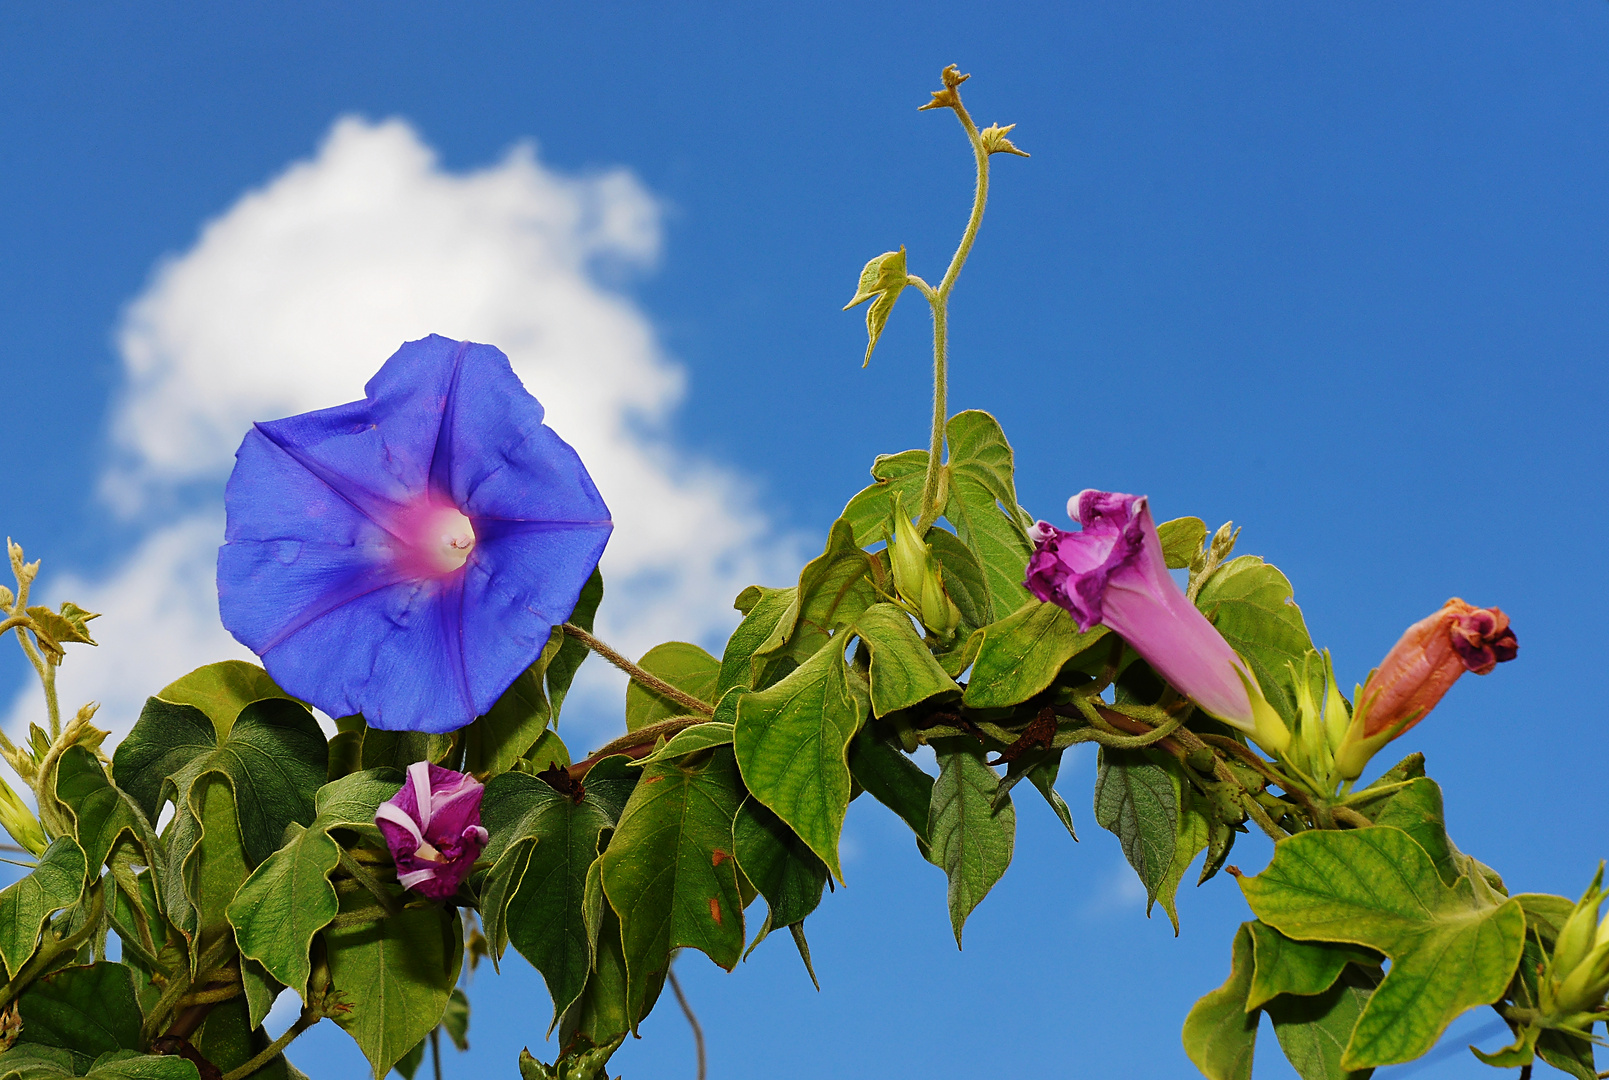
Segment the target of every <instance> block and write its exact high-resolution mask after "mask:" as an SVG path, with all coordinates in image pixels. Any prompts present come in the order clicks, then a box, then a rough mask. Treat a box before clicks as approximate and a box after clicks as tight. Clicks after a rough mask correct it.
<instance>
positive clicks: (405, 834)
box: [374, 761, 486, 900]
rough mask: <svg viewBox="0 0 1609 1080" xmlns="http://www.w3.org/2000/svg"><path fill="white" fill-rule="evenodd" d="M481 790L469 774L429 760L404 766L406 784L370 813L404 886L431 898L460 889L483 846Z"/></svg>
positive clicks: (439, 897)
mask: <svg viewBox="0 0 1609 1080" xmlns="http://www.w3.org/2000/svg"><path fill="white" fill-rule="evenodd" d="M485 792H486V789H485V788H484V787H483V786H482V785H481V783H480V781H478V780H476V779H475V778H474V777H473V776H466V775H465V774H463V773H460V772H453V771H452V770H451V769H443V768H442V767H441V766H439V765H432V764H430V763H429V762H428V761H416V762H414V763H413V764H412V765H409V766H408V782H407V783H405V784H403V785H402V790H401V791H399V792H397V794H396V795H395V796H394V797H393V798H391V799H390V800H389V801H387V802H383V803H381V804H380V806H379V809H377V810H376V811H375V813H374V823H375V824H376V825H378V826H379V827H380V832H381V834H382V835H383V836H384V837H385V842H386V846H387V847H389V848H390V849H391V858H392V860H393V861H394V862H395V863H396V864H397V881H398V882H400V883H401V884H402V887H403V888H405V889H413V890H414V891H416V892H418V893H419V894H420V895H422V896H428V897H429V898H430V899H432V900H445V899H446V898H447V897H449V896H451V895H452V894H453V893H455V892H457V891H458V883H459V882H461V881H463V880H464V878H466V877H468V876H469V872H470V871H471V870H473V869H474V868H475V859H476V857H477V856H478V855H480V853H481V849H482V848H484V847H485V846H486V830H485V829H483V828H481V824H480V799H481V796H482V795H483V794H485Z"/></svg>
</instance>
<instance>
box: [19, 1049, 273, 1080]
mask: <svg viewBox="0 0 1609 1080" xmlns="http://www.w3.org/2000/svg"><path fill="white" fill-rule="evenodd" d="M88 1068H89V1071H88V1072H87V1073H82V1074H81V1075H84V1076H85V1077H87V1078H89V1080H199V1075H198V1074H197V1072H196V1067H195V1066H194V1065H193V1064H191V1063H190V1062H188V1061H186V1060H185V1059H184V1058H182V1057H156V1056H152V1055H149V1054H141V1053H138V1052H137V1051H133V1050H118V1051H114V1052H112V1053H109V1054H102V1055H101V1056H100V1057H99V1058H96V1059H95V1060H94V1062H93V1063H92V1064H89V1065H88ZM74 1075H78V1074H75V1072H74V1069H73V1055H72V1054H71V1053H69V1052H68V1051H66V1050H62V1049H60V1048H58V1047H53V1046H43V1045H40V1044H38V1043H18V1044H17V1045H16V1046H14V1047H12V1048H11V1049H10V1050H7V1051H5V1052H4V1053H0V1080H57V1078H58V1077H71V1076H74ZM254 1077H263V1080H273V1078H272V1077H269V1076H268V1075H267V1073H266V1072H259V1073H256V1074H254Z"/></svg>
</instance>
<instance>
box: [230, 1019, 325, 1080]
mask: <svg viewBox="0 0 1609 1080" xmlns="http://www.w3.org/2000/svg"><path fill="white" fill-rule="evenodd" d="M322 1019H323V1017H322V1016H320V1015H319V1014H318V1013H316V1012H314V1011H313V1010H312V1009H310V1008H308V1007H307V1006H305V1005H304V1006H302V1015H300V1016H298V1017H297V1018H296V1022H295V1023H294V1024H292V1025H291V1026H290V1027H288V1028H286V1029H285V1033H284V1034H283V1035H281V1036H280V1037H279V1038H277V1039H275V1040H274V1041H273V1042H271V1043H269V1044H268V1045H267V1046H265V1047H263V1049H262V1050H261V1051H259V1052H258V1053H257V1054H256V1055H255V1056H253V1057H252V1059H251V1060H250V1061H248V1062H246V1064H244V1065H242V1066H240V1068H238V1069H231V1070H229V1071H228V1072H226V1073H224V1074H223V1080H246V1077H248V1076H250V1075H251V1074H252V1073H254V1072H256V1071H257V1070H258V1069H261V1068H262V1067H263V1066H264V1065H267V1064H268V1063H269V1062H270V1061H273V1060H274V1059H275V1058H277V1057H278V1056H279V1055H281V1054H283V1053H284V1052H285V1047H287V1046H289V1045H290V1044H291V1040H292V1039H294V1038H296V1036H298V1035H300V1034H301V1033H302V1032H304V1031H306V1030H307V1029H308V1028H310V1027H312V1026H313V1025H314V1024H316V1023H318V1022H319V1021H320V1020H322Z"/></svg>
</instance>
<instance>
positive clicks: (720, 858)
mask: <svg viewBox="0 0 1609 1080" xmlns="http://www.w3.org/2000/svg"><path fill="white" fill-rule="evenodd" d="M731 857H732V856H730V855H728V854H727V853H726V852H724V851H722V850H721V849H720V848H716V849H715V852H714V854H712V855H711V856H710V865H711V866H720V865H721V864H722V863H723V862H725V861H726V860H727V859H730V858H731Z"/></svg>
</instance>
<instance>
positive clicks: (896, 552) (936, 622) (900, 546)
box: [888, 492, 961, 639]
mask: <svg viewBox="0 0 1609 1080" xmlns="http://www.w3.org/2000/svg"><path fill="white" fill-rule="evenodd" d="M888 558H889V562H890V563H891V564H892V565H893V568H894V591H895V592H897V593H898V594H899V597H900V599H902V600H904V601H905V603H906V604H907V605H908V606H909V607H910V608H911V609H912V610H914V611H915V612H916V614H917V618H919V619H921V620H922V625H923V626H925V627H927V628H928V629H929V630H931V631H932V632H933V633H934V634H935V635H937V636H938V637H939V638H941V639H948V638H950V637H952V636H954V634H955V630H956V627H958V626H960V625H961V610H960V609H959V608H957V607H956V606H955V601H953V600H951V599H950V594H949V592H947V591H946V590H945V588H944V575H943V572H942V571H941V570H940V569H939V565H938V562H937V561H936V560H935V559H934V558H933V548H932V546H931V545H929V544H926V543H924V542H923V541H922V538H921V537H920V536H918V535H917V534H916V526H915V525H913V524H912V523H911V520H910V519H909V518H907V517H906V516H905V508H904V505H903V503H902V501H901V499H900V496H899V493H898V492H896V493H895V494H894V531H893V533H892V534H891V535H890V536H889V538H888Z"/></svg>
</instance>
